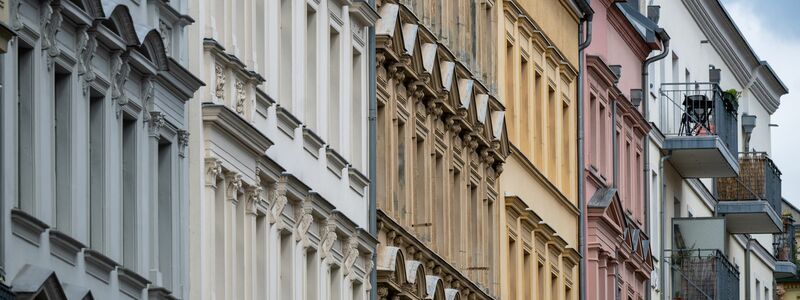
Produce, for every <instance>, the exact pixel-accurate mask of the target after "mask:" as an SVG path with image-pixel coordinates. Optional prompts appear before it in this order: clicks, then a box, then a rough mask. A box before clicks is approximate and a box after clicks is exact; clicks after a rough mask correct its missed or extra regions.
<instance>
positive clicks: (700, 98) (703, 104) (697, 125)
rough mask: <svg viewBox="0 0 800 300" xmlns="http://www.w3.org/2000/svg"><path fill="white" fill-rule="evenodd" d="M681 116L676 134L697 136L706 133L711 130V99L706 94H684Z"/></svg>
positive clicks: (712, 104) (712, 105)
mask: <svg viewBox="0 0 800 300" xmlns="http://www.w3.org/2000/svg"><path fill="white" fill-rule="evenodd" d="M683 107H684V110H683V116H681V126H680V129H679V131H678V135H686V136H697V135H702V134H708V133H709V132H710V131H711V130H710V128H711V124H710V120H711V112H712V109H713V107H714V103H713V100H711V99H709V98H708V97H707V96H706V95H686V96H685V98H684V100H683Z"/></svg>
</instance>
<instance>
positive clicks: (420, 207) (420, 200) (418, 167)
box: [412, 136, 431, 243]
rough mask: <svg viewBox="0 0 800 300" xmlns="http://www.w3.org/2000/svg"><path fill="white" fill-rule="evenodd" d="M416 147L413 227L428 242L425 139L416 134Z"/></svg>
mask: <svg viewBox="0 0 800 300" xmlns="http://www.w3.org/2000/svg"><path fill="white" fill-rule="evenodd" d="M415 148H416V149H415V150H414V167H413V170H414V171H413V172H414V191H413V192H414V207H413V208H412V210H413V214H414V227H415V228H416V229H417V230H416V232H417V233H418V234H419V236H420V237H421V239H422V240H423V242H426V243H429V242H430V236H428V235H429V234H428V232H429V229H430V226H429V225H428V222H430V221H431V220H430V219H429V218H428V206H427V204H428V203H429V201H428V199H426V195H427V188H428V181H429V180H430V178H429V177H428V175H427V174H426V173H427V172H426V171H427V169H426V164H425V160H426V155H425V140H423V139H422V138H421V137H419V136H417V138H416V147H415Z"/></svg>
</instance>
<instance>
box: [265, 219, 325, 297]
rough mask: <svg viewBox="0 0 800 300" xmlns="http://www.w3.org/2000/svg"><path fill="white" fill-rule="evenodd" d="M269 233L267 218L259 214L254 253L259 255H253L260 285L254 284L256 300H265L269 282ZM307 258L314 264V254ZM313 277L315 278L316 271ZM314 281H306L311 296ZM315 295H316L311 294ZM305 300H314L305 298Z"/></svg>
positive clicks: (310, 253)
mask: <svg viewBox="0 0 800 300" xmlns="http://www.w3.org/2000/svg"><path fill="white" fill-rule="evenodd" d="M268 232H269V222H267V216H266V215H263V214H259V215H258V216H257V217H256V253H260V254H261V255H255V262H256V281H255V282H258V283H260V284H256V285H255V286H256V297H255V298H256V299H266V298H267V297H268V296H267V285H266V284H265V283H266V282H269V281H268V280H269V274H270V273H269V272H268V271H267V260H268V259H269V254H270V253H269V252H267V235H268ZM308 257H311V258H313V259H312V260H313V261H314V262H316V257H315V253H312V252H309V253H308ZM308 270H309V271H308V272H309V274H310V273H311V270H312V269H311V265H309V266H308ZM314 273H315V275H314V276H315V277H314V278H316V273H317V272H316V271H315V272H314ZM316 282H317V281H316V279H315V280H314V281H308V285H307V286H308V291H309V295H312V294H311V293H312V292H316V287H317V284H316ZM313 295H316V294H313ZM307 299H316V297H313V298H307Z"/></svg>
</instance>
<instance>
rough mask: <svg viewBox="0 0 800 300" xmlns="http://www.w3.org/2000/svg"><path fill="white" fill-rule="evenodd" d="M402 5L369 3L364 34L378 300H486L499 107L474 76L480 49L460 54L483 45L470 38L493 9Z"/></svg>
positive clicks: (498, 166) (500, 148)
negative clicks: (371, 44)
mask: <svg viewBox="0 0 800 300" xmlns="http://www.w3.org/2000/svg"><path fill="white" fill-rule="evenodd" d="M401 2H402V3H397V2H395V1H378V11H379V14H380V19H379V20H378V22H377V24H376V26H375V28H376V40H377V43H376V48H377V86H378V90H377V101H378V112H377V115H378V125H377V130H378V131H377V136H378V141H377V149H378V150H377V153H378V156H377V164H378V165H377V169H378V174H377V178H378V182H377V186H378V191H377V194H378V199H377V205H378V216H377V218H378V240H379V241H380V244H379V246H378V256H377V264H376V265H377V272H378V274H377V275H378V299H397V298H398V297H402V298H406V297H407V298H410V299H493V298H495V297H497V296H499V284H500V283H499V282H498V281H497V278H498V272H499V263H500V253H499V247H497V244H498V241H499V236H498V233H499V229H498V228H499V224H500V223H499V221H500V220H499V219H498V213H499V211H500V209H501V207H502V205H503V204H502V197H501V196H500V195H501V194H499V192H498V181H497V177H498V175H499V174H500V173H501V171H502V165H503V161H504V160H505V157H506V155H507V153H508V144H507V137H506V132H505V130H506V129H505V120H504V111H503V106H502V105H501V104H500V102H499V101H498V100H497V99H496V98H495V96H494V95H493V93H492V92H491V90H490V88H489V87H488V86H487V84H488V83H487V82H484V81H481V80H479V78H480V76H479V74H477V73H475V72H476V71H477V70H481V69H482V68H481V67H479V66H482V67H483V68H486V65H485V63H486V62H487V61H488V59H491V58H490V57H489V56H488V55H489V52H484V51H477V52H475V51H472V50H471V49H475V47H478V45H485V44H484V43H489V42H491V41H492V40H493V38H491V36H492V35H491V34H490V33H491V32H489V31H485V32H484V31H480V28H483V27H482V26H485V25H486V24H489V20H490V19H488V18H490V17H491V16H490V15H489V14H485V12H487V10H490V9H492V7H491V6H488V4H489V3H487V2H481V1H444V2H443V3H442V5H441V6H438V7H439V8H441V10H436V11H434V13H432V14H431V11H425V10H424V9H425V7H426V5H427V4H431V3H432V2H428V1H413V2H416V4H415V5H413V4H412V3H411V2H412V1H408V2H409V3H406V1H401ZM471 13H472V14H471ZM469 15H473V16H478V17H477V18H476V19H472V20H471V21H470V20H467V19H469V18H465V16H469ZM451 18H457V19H458V20H459V22H457V23H458V25H459V26H458V27H456V23H453V22H451V21H450V20H452V19H451ZM462 21H463V22H462ZM462 26H464V27H462ZM469 32H484V33H486V35H481V34H477V35H470V34H467V33H469Z"/></svg>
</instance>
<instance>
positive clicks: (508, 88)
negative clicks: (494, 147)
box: [503, 43, 517, 139]
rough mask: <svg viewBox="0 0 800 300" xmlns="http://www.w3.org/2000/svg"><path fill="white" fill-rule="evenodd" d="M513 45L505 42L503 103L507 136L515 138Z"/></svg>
mask: <svg viewBox="0 0 800 300" xmlns="http://www.w3.org/2000/svg"><path fill="white" fill-rule="evenodd" d="M514 57H515V56H514V45H513V44H511V43H506V82H505V99H503V100H504V103H503V104H504V105H505V106H506V111H507V114H506V115H507V116H508V119H507V120H506V124H508V136H509V138H512V139H513V138H516V131H517V128H516V127H517V126H516V125H515V124H514V122H515V121H516V119H517V116H516V114H517V109H516V107H515V105H516V100H515V99H514Z"/></svg>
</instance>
